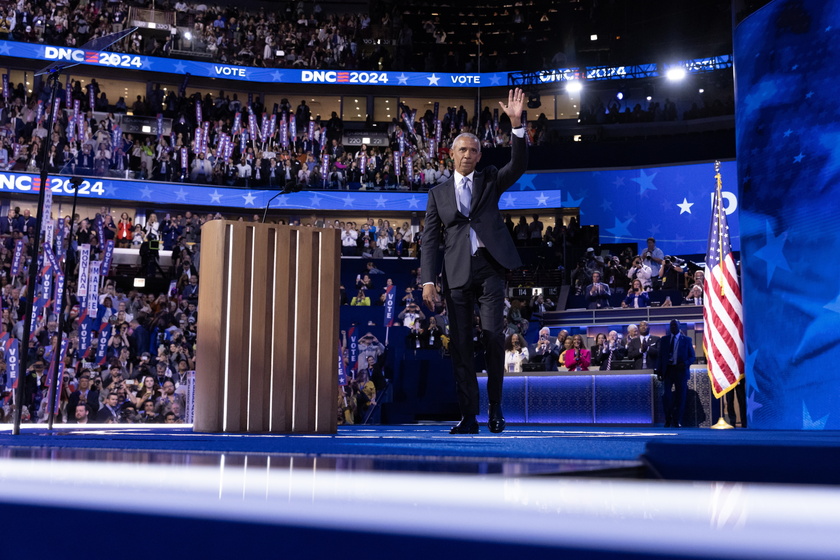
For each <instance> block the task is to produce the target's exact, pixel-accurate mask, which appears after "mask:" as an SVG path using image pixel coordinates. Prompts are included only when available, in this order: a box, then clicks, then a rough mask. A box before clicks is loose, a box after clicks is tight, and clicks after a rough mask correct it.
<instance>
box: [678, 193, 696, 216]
mask: <svg viewBox="0 0 840 560" xmlns="http://www.w3.org/2000/svg"><path fill="white" fill-rule="evenodd" d="M677 206H679V208H680V215H682V214H685V213H686V212H688V213H689V214H691V207H692V206H694V203H693V202H689V201H688V199H687V198H685V197H683V201H682V204H677Z"/></svg>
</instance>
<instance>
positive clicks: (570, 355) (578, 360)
mask: <svg viewBox="0 0 840 560" xmlns="http://www.w3.org/2000/svg"><path fill="white" fill-rule="evenodd" d="M591 360H592V356H591V354H590V353H589V350H587V349H586V348H584V347H583V337H582V336H580V335H579V334H576V335H575V336H574V337H573V338H572V347H571V348H570V349H568V350H566V352H565V353H564V355H563V361H564V362H565V364H566V369H568V370H569V371H589V365H590V363H591Z"/></svg>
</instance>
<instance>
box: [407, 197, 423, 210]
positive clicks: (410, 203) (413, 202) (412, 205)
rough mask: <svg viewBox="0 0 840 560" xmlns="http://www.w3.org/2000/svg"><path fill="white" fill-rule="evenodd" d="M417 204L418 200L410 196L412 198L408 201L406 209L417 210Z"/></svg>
mask: <svg viewBox="0 0 840 560" xmlns="http://www.w3.org/2000/svg"><path fill="white" fill-rule="evenodd" d="M419 203H420V199H419V198H417V197H416V196H413V195H412V197H411V198H409V199H408V207H409V208H419V206H417V205H418V204H419Z"/></svg>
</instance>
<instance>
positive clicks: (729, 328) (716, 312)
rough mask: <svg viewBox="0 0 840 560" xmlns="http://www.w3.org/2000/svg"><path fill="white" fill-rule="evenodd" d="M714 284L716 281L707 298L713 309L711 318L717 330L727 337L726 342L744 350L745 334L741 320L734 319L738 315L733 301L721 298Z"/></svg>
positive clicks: (712, 284) (711, 284) (711, 285)
mask: <svg viewBox="0 0 840 560" xmlns="http://www.w3.org/2000/svg"><path fill="white" fill-rule="evenodd" d="M714 286H715V284H714V283H710V287H712V290H711V293H709V294H708V295H707V298H706V299H707V301H708V302H709V305H710V307H711V310H712V313H711V318H712V323H713V325H714V326H715V332H717V333H718V334H720V335H721V336H723V337H724V338H725V339H726V344H727V346H729V347H730V348H733V347H734V348H739V349H741V350H743V336H744V334H743V327H742V325H741V322H740V321H736V320H734V319H737V317H736V316H734V313H733V309H732V305H731V303H730V302H729V301H728V300H726V299H721V298H720V293H719V290H715V288H714Z"/></svg>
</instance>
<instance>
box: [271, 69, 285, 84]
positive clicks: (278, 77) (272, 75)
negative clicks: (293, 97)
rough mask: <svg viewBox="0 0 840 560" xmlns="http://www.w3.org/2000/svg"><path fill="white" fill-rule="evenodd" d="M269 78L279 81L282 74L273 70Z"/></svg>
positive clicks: (281, 78)
mask: <svg viewBox="0 0 840 560" xmlns="http://www.w3.org/2000/svg"><path fill="white" fill-rule="evenodd" d="M271 79H272V81H275V82H280V81H282V80H283V74H281V73H280V72H278V71H277V70H275V71H274V72H272V73H271Z"/></svg>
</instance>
